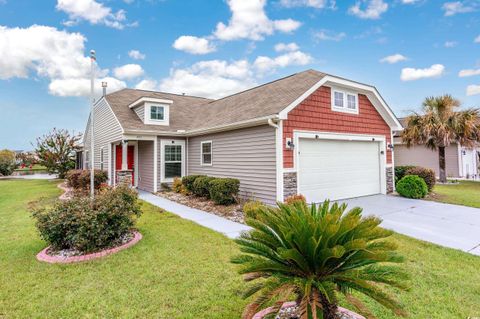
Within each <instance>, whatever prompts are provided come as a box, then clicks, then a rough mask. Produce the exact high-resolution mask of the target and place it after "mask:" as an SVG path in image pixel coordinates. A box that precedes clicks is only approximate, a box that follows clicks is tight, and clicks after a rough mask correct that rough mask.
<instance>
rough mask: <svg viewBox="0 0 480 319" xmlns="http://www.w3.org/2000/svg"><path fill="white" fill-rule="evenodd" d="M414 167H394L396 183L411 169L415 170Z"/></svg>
mask: <svg viewBox="0 0 480 319" xmlns="http://www.w3.org/2000/svg"><path fill="white" fill-rule="evenodd" d="M415 167H416V166H414V165H404V166H395V177H396V178H397V181H399V180H401V179H402V178H403V177H404V176H405V175H406V173H407V171H408V170H409V169H411V168H415Z"/></svg>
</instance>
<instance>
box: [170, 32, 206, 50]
mask: <svg viewBox="0 0 480 319" xmlns="http://www.w3.org/2000/svg"><path fill="white" fill-rule="evenodd" d="M173 47H174V48H175V49H177V50H180V51H185V52H188V53H191V54H207V53H210V52H213V51H215V46H213V45H212V44H211V43H210V42H209V41H208V40H207V39H205V38H198V37H195V36H191V35H182V36H181V37H179V38H178V39H177V40H175V42H174V43H173Z"/></svg>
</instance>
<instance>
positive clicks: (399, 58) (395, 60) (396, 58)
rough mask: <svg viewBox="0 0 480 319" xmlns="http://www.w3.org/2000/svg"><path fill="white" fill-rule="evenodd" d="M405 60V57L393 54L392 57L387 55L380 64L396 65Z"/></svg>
mask: <svg viewBox="0 0 480 319" xmlns="http://www.w3.org/2000/svg"><path fill="white" fill-rule="evenodd" d="M406 60H407V57H406V56H404V55H402V54H400V53H397V54H393V55H389V56H386V57H384V58H383V59H381V60H380V62H381V63H390V64H395V63H398V62H401V61H406Z"/></svg>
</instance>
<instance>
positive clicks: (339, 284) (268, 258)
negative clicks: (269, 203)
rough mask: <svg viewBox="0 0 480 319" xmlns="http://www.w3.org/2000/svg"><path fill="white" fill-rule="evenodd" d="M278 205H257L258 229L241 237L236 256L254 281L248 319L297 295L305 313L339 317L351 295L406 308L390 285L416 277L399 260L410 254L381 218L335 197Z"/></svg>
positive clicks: (401, 285) (248, 292)
mask: <svg viewBox="0 0 480 319" xmlns="http://www.w3.org/2000/svg"><path fill="white" fill-rule="evenodd" d="M278 206H279V207H278V208H273V207H267V208H265V209H260V210H257V214H258V216H257V217H258V218H257V219H255V220H254V219H249V218H247V219H246V223H247V225H249V226H250V227H252V228H253V229H252V230H251V231H249V232H245V233H243V234H242V235H241V237H240V238H238V239H236V240H235V241H236V243H237V244H238V245H239V246H240V251H241V252H242V253H241V255H239V256H237V257H234V258H232V262H233V263H235V264H238V265H240V267H239V273H240V274H242V275H244V278H245V281H247V282H249V286H248V287H246V289H245V293H244V294H243V296H244V297H245V298H248V299H249V301H250V302H251V303H250V304H249V305H247V306H246V308H245V311H244V318H252V316H253V314H255V313H256V312H258V311H259V310H261V309H263V308H266V307H269V306H271V305H272V304H274V305H277V307H276V308H274V309H276V311H277V312H278V311H279V308H280V307H278V305H281V304H282V303H283V302H285V301H290V300H296V301H297V302H298V303H299V305H298V306H299V307H298V308H299V312H300V313H299V314H298V318H323V319H333V318H339V316H338V313H337V310H338V304H339V302H345V303H347V301H346V300H348V304H349V305H351V306H353V307H356V308H358V309H359V310H360V312H363V313H369V310H368V308H367V307H366V305H365V304H364V303H363V299H364V298H365V297H367V299H368V297H369V298H371V299H373V300H374V301H376V302H378V303H379V304H381V305H383V306H384V307H386V308H388V309H391V310H392V311H394V312H395V314H396V315H402V314H405V313H404V311H403V309H402V305H401V304H400V303H399V302H398V301H397V300H396V299H395V298H394V296H393V295H392V293H393V292H394V290H393V289H390V290H387V288H397V289H401V290H406V289H408V285H407V282H406V279H408V276H407V274H406V273H405V272H404V270H403V269H402V267H399V266H397V265H395V264H396V263H400V262H402V261H403V258H402V256H400V255H399V254H398V253H397V251H396V250H397V246H396V245H395V243H394V242H392V241H391V240H389V239H390V237H391V235H392V234H393V232H392V231H390V230H386V229H383V228H381V227H380V226H379V225H380V223H381V220H380V219H379V218H377V217H373V216H371V217H362V209H361V208H358V207H356V208H353V209H351V210H349V211H347V205H345V204H343V205H338V204H337V203H334V204H332V205H331V204H330V203H329V202H328V201H327V202H324V203H323V204H320V205H318V206H317V205H316V204H313V205H312V206H311V207H310V206H308V205H306V204H299V205H285V204H281V203H279V204H278ZM340 295H343V296H342V298H340ZM358 297H361V298H362V301H360V300H359V299H358ZM369 304H370V300H369ZM274 315H275V314H274ZM273 317H275V316H272V318H273Z"/></svg>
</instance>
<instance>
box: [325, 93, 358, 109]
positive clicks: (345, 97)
mask: <svg viewBox="0 0 480 319" xmlns="http://www.w3.org/2000/svg"><path fill="white" fill-rule="evenodd" d="M331 91H332V92H331V105H332V111H335V112H343V113H349V114H358V110H359V102H358V93H356V92H353V91H349V90H345V89H340V88H336V87H332V88H331ZM335 92H337V93H342V94H343V107H340V106H335ZM349 95H353V96H355V109H350V108H349V107H348V96H349Z"/></svg>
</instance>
